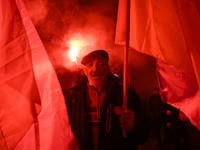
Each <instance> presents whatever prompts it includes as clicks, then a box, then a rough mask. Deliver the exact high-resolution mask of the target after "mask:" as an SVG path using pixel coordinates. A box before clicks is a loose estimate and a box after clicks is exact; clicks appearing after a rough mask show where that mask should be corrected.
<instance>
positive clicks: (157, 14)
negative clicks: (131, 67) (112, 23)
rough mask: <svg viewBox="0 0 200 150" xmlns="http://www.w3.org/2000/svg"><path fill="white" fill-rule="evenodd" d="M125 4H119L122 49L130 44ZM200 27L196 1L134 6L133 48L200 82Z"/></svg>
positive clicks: (152, 0) (134, 1)
mask: <svg viewBox="0 0 200 150" xmlns="http://www.w3.org/2000/svg"><path fill="white" fill-rule="evenodd" d="M125 1H126V0H119V9H118V18H117V29H116V39H115V43H116V44H120V45H124V42H125V40H126V32H125V31H126V29H125V28H126V25H125V24H126V23H127V22H126V21H125V20H124V19H123V18H124V17H123V16H124V15H126V14H125V13H126V11H125V10H126V9H127V8H124V7H126V5H125V4H124V3H126V2H125ZM121 7H123V8H121ZM199 26H200V18H199V14H198V9H197V7H196V5H195V1H191V0H185V1H178V0H162V1H159V0H131V2H130V33H129V34H130V47H131V48H133V49H135V50H137V51H139V52H142V53H145V54H147V55H150V56H153V57H155V58H158V59H160V60H162V61H163V62H166V63H168V64H170V65H173V66H175V67H176V68H178V69H180V70H182V71H183V72H185V73H186V74H188V75H190V76H192V77H193V78H195V79H199V78H200V73H199V69H198V66H200V60H199V59H198V58H197V57H198V56H199V55H200V51H199V48H200V42H199V39H200V28H199ZM198 84H199V85H200V82H198Z"/></svg>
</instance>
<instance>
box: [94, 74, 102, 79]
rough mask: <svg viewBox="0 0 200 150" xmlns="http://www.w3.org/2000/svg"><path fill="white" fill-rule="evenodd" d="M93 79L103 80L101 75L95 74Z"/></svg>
mask: <svg viewBox="0 0 200 150" xmlns="http://www.w3.org/2000/svg"><path fill="white" fill-rule="evenodd" d="M92 78H93V79H99V78H101V75H100V74H93V75H92Z"/></svg>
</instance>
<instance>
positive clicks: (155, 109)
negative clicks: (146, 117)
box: [149, 94, 168, 119]
mask: <svg viewBox="0 0 200 150" xmlns="http://www.w3.org/2000/svg"><path fill="white" fill-rule="evenodd" d="M167 105H168V104H167V103H165V102H163V101H162V99H161V96H160V94H154V95H152V96H151V97H150V98H149V109H150V112H151V113H152V115H153V118H157V119H161V118H166V111H167Z"/></svg>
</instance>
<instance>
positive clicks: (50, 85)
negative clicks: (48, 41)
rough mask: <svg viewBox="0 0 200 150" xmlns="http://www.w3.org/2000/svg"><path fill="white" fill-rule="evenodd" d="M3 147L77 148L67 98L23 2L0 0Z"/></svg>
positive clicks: (19, 149)
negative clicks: (66, 103)
mask: <svg viewBox="0 0 200 150" xmlns="http://www.w3.org/2000/svg"><path fill="white" fill-rule="evenodd" d="M0 101H1V105H0V110H1V111H0V131H1V132H0V149H1V150H11V149H15V150H22V149H24V150H26V149H30V150H33V149H45V150H47V149H48V150H55V149H59V150H66V149H67V150H68V149H69V150H70V149H71V150H74V149H78V145H77V142H76V140H75V138H74V135H73V133H72V130H71V125H70V122H69V118H68V114H67V108H66V105H65V101H64V96H63V94H62V90H61V87H60V84H59V81H58V79H57V76H56V73H55V71H54V68H53V67H52V64H51V63H50V60H49V58H48V55H47V53H46V50H45V48H44V46H43V44H42V42H41V40H40V38H39V36H38V33H37V31H36V29H35V27H34V25H33V23H32V22H31V20H30V18H29V16H28V14H27V11H26V9H25V7H24V4H23V2H22V0H0Z"/></svg>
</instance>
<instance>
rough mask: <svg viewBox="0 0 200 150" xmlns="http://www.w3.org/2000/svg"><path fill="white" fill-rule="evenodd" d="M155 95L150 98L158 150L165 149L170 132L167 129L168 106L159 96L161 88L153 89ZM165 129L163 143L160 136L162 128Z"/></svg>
mask: <svg viewBox="0 0 200 150" xmlns="http://www.w3.org/2000/svg"><path fill="white" fill-rule="evenodd" d="M153 93H154V94H153V95H152V96H150V97H149V109H150V112H151V116H152V121H153V127H154V131H155V134H156V139H157V146H156V148H158V149H159V148H161V147H163V145H164V143H165V142H166V141H167V140H168V136H169V130H168V128H167V122H166V113H167V104H166V103H164V102H163V101H162V99H161V96H160V94H159V88H158V87H154V88H153ZM161 126H163V128H164V140H163V142H162V139H161V135H160V127H161Z"/></svg>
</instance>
